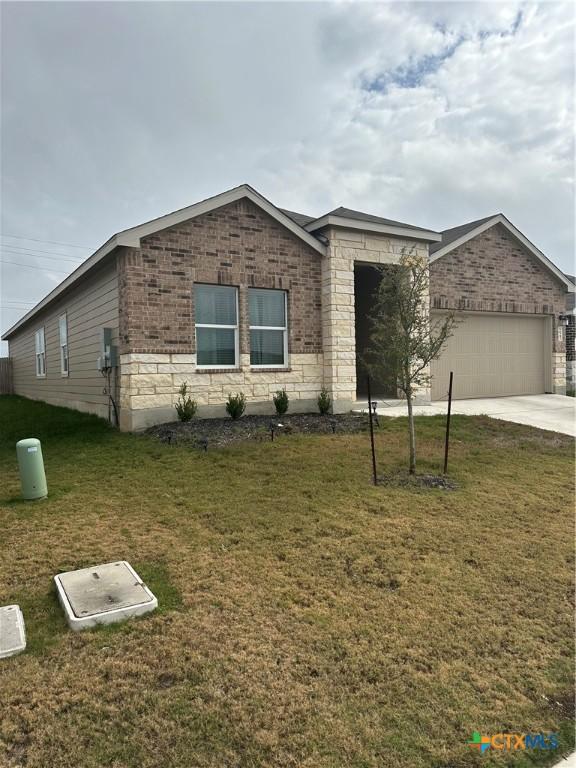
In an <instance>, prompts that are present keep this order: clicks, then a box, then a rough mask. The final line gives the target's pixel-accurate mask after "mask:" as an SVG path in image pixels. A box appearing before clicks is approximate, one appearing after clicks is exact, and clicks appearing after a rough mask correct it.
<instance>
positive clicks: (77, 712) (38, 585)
mask: <svg viewBox="0 0 576 768" xmlns="http://www.w3.org/2000/svg"><path fill="white" fill-rule="evenodd" d="M381 422H382V425H381V427H380V429H379V431H378V435H377V442H378V454H379V462H380V471H381V473H382V474H390V473H391V472H393V471H394V470H395V469H396V468H398V467H399V466H400V464H401V463H402V462H403V460H404V457H405V455H406V434H405V421H404V419H401V420H383V419H382V420H381ZM417 427H418V431H419V435H420V457H421V459H422V463H421V467H420V470H421V471H426V472H433V473H434V472H437V471H438V469H439V466H440V463H441V458H442V440H443V429H444V420H443V419H442V418H440V417H437V418H436V417H435V418H430V417H427V418H426V419H420V420H419V421H418V422H417ZM31 436H35V437H39V438H40V439H41V440H42V444H43V450H44V456H45V463H46V471H47V477H48V484H49V490H50V496H49V498H48V499H47V500H45V501H40V502H28V503H25V502H23V501H21V500H20V499H19V481H18V473H17V467H16V457H15V449H14V443H15V442H16V440H17V439H19V438H22V437H31ZM573 450H574V441H573V440H572V439H570V438H568V437H564V436H560V435H554V434H553V433H549V432H540V431H538V430H534V429H531V428H528V427H522V426H517V425H513V424H509V423H503V422H495V421H491V420H489V419H486V418H481V417H478V418H468V417H460V416H457V417H454V418H453V436H452V455H451V474H452V477H453V478H454V480H455V481H456V482H457V483H458V485H459V488H458V489H457V490H456V491H448V492H447V491H442V490H419V489H415V488H409V487H402V486H398V487H395V486H386V487H385V486H381V487H378V488H374V487H373V486H372V485H371V484H370V473H371V467H370V455H369V443H368V438H367V435H366V434H365V433H362V434H336V435H332V434H328V435H297V434H292V435H282V436H280V437H279V438H277V439H275V440H274V442H270V441H267V442H264V441H261V442H260V441H256V442H248V443H242V444H235V445H233V446H231V447H228V448H224V449H214V450H211V449H210V448H209V450H208V452H207V453H204V452H203V451H200V450H198V449H196V448H194V447H190V446H186V445H168V444H164V443H161V442H159V441H158V440H156V439H154V438H152V437H144V436H134V435H122V434H119V433H117V432H115V431H113V430H112V429H110V428H108V427H107V426H106V425H105V424H104V422H102V421H100V420H98V419H96V418H92V417H89V416H85V415H81V414H77V413H75V412H72V411H67V410H65V409H58V408H51V407H49V406H46V405H43V404H40V403H34V402H30V401H26V400H23V399H20V398H16V397H1V398H0V478H1V482H0V516H1V527H0V546H1V557H0V604H2V605H5V604H7V603H11V602H18V603H20V605H21V606H22V608H23V610H24V614H25V619H26V624H27V634H28V650H27V651H26V653H24V654H23V655H21V656H18V657H14V658H12V659H7V660H0V723H1V725H0V765H1V766H2V768H4V766H26V768H40V767H41V768H101V766H114V768H128V767H130V768H132V767H134V768H197V767H202V768H205V767H207V766H210V767H211V768H227V767H232V766H235V767H238V768H257V767H258V768H260V767H264V766H271V767H274V768H289V767H290V766H294V767H296V766H298V767H300V766H306V767H309V768H341V767H342V768H369V767H370V768H464V767H465V766H490V765H497V766H504V765H510V766H531V765H534V764H535V763H536V762H538V763H539V764H551V763H552V762H554V761H555V760H557V759H558V758H559V757H560V753H561V752H565V751H566V750H567V748H568V747H569V744H570V739H571V735H572V733H573V726H572V724H571V718H572V717H573V704H572V702H573V693H572V688H573V685H572V668H573V667H572V665H573V653H574V647H573V640H572V638H573V594H574V593H573V585H572V575H573V568H574V520H573V518H574V511H573V510H574V495H573V473H574V461H573ZM118 559H126V560H129V561H130V563H131V564H132V565H133V566H134V567H135V569H136V570H137V571H138V572H139V573H140V575H141V576H143V578H144V579H145V580H146V581H147V583H148V584H149V586H150V587H151V589H152V590H153V591H154V592H155V593H156V594H157V596H158V598H159V603H160V609H159V611H158V612H157V613H156V614H152V615H150V616H148V617H145V618H142V619H139V620H136V621H133V622H129V623H127V624H123V625H117V626H116V627H111V628H110V627H108V628H100V629H97V630H95V631H89V632H84V633H79V634H74V633H72V632H71V631H69V630H68V629H67V626H66V624H65V622H64V619H63V615H62V612H61V611H60V609H59V606H58V604H57V602H56V599H55V595H54V591H53V587H52V581H51V580H52V577H53V575H54V574H55V573H58V572H59V571H62V570H69V569H71V568H76V567H82V566H87V565H93V564H97V563H104V562H109V561H112V560H118ZM474 731H479V732H481V733H482V734H489V735H490V734H494V733H500V732H517V733H526V732H538V733H539V732H542V731H543V732H550V731H556V732H560V733H561V739H562V749H561V750H557V751H555V752H554V754H550V753H546V752H539V751H537V750H536V751H526V752H521V753H520V752H517V753H508V752H496V751H494V750H489V751H488V752H486V753H485V754H484V755H482V756H481V755H480V754H479V752H478V750H476V749H474V748H473V747H470V746H469V745H468V744H467V742H468V741H470V739H471V737H472V733H473V732H474Z"/></svg>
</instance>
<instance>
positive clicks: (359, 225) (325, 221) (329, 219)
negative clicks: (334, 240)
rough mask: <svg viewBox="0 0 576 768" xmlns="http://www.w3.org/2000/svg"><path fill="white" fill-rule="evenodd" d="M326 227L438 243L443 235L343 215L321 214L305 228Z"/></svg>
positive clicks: (316, 228) (311, 229)
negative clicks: (358, 230)
mask: <svg viewBox="0 0 576 768" xmlns="http://www.w3.org/2000/svg"><path fill="white" fill-rule="evenodd" d="M325 227H342V228H344V229H360V230H362V231H364V232H376V233H378V234H382V235H391V236H392V237H405V238H408V239H410V240H424V241H426V242H429V243H437V242H440V241H441V240H442V235H441V234H440V233H439V232H434V231H432V230H430V229H418V228H412V227H398V226H393V225H391V224H378V223H376V222H372V221H360V220H359V219H348V218H345V217H343V216H330V215H327V216H321V217H320V218H319V219H316V220H315V221H312V222H310V224H306V225H305V227H304V229H306V230H308V232H315V231H316V230H318V229H323V228H325Z"/></svg>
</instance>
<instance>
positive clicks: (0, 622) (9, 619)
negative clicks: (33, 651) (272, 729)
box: [0, 605, 26, 659]
mask: <svg viewBox="0 0 576 768" xmlns="http://www.w3.org/2000/svg"><path fill="white" fill-rule="evenodd" d="M25 648H26V633H25V631H24V617H23V616H22V611H21V610H20V606H18V605H6V606H4V607H3V608H0V659H4V658H7V657H8V656H14V655H15V654H16V653H21V651H23V650H24V649H25Z"/></svg>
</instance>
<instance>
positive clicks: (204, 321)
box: [194, 283, 239, 369]
mask: <svg viewBox="0 0 576 768" xmlns="http://www.w3.org/2000/svg"><path fill="white" fill-rule="evenodd" d="M194 307H195V315H196V365H197V367H198V368H207V369H210V368H237V367H238V360H239V355H238V346H239V345H238V289H237V288H234V287H233V286H229V285H206V284H203V283H198V284H196V285H195V286H194Z"/></svg>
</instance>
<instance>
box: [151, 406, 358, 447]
mask: <svg viewBox="0 0 576 768" xmlns="http://www.w3.org/2000/svg"><path fill="white" fill-rule="evenodd" d="M368 428H369V419H368V416H367V415H359V414H352V413H341V414H330V415H327V416H322V415H320V414H319V413H294V414H285V415H284V416H242V418H240V419H238V420H236V421H234V420H233V419H231V418H221V419H193V420H192V421H187V422H180V421H174V422H170V423H169V424H160V425H158V426H155V427H151V428H150V429H148V430H147V434H149V435H152V436H153V437H157V438H158V439H159V440H161V441H162V442H163V443H169V444H170V445H181V444H185V443H189V444H191V445H196V446H197V447H198V448H204V449H206V448H208V449H209V448H210V446H218V447H222V446H225V445H230V444H231V443H238V442H242V441H246V440H257V441H263V440H271V439H272V431H273V432H274V439H276V438H277V437H278V436H280V435H286V434H320V435H324V434H333V433H334V434H351V433H355V432H363V431H365V430H367V429H368Z"/></svg>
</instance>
